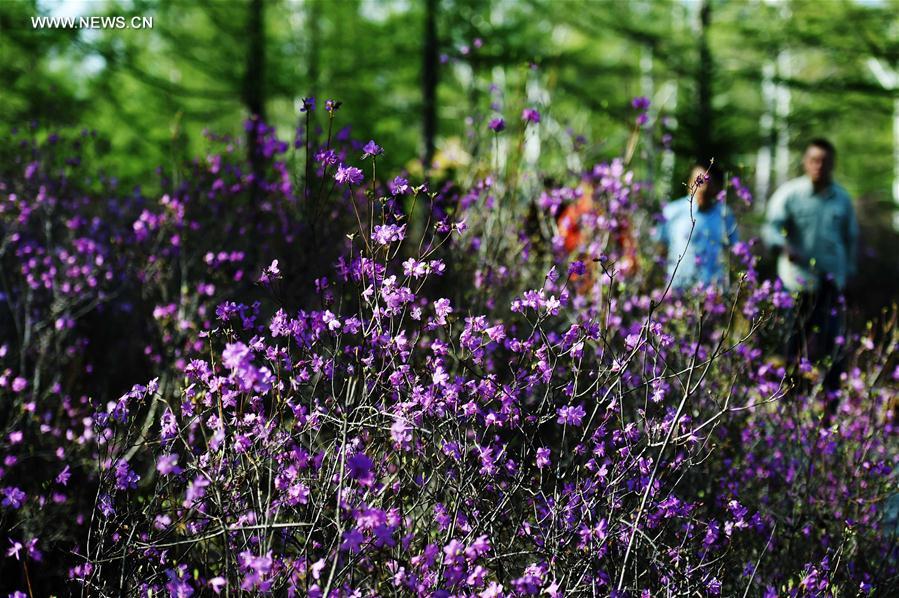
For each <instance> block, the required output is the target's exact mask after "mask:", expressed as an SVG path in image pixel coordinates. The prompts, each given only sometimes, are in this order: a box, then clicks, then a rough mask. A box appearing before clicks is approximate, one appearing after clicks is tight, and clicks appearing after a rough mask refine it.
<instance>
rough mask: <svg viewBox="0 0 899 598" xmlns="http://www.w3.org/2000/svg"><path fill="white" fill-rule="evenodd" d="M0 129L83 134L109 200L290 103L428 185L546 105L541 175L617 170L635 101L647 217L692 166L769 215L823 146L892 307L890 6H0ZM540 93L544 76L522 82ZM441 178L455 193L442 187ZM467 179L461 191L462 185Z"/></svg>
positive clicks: (713, 0) (170, 2)
mask: <svg viewBox="0 0 899 598" xmlns="http://www.w3.org/2000/svg"><path fill="white" fill-rule="evenodd" d="M39 15H44V16H56V17H59V16H76V17H77V16H103V15H115V16H125V17H126V19H127V20H129V22H130V18H131V17H132V16H138V17H151V18H152V27H151V28H141V29H71V28H59V27H57V28H36V27H34V26H33V24H32V21H31V18H32V17H34V16H39ZM0 55H2V56H3V60H2V61H0V122H2V123H3V124H4V126H6V127H9V128H13V127H21V126H23V125H26V124H27V123H33V122H36V123H38V124H39V130H40V131H41V132H42V134H45V135H46V134H50V133H51V132H53V131H65V130H75V131H78V130H81V129H85V128H87V129H90V130H94V131H96V134H97V137H98V139H99V141H98V142H97V143H96V144H94V146H93V147H94V150H93V151H94V152H95V155H93V156H92V159H94V160H95V161H96V162H97V163H99V164H100V165H102V167H103V168H104V169H105V171H107V172H110V173H115V176H116V177H117V178H118V181H119V185H120V187H121V188H122V189H130V188H132V187H134V186H141V187H142V188H144V189H145V190H147V189H148V188H149V189H152V187H153V184H154V170H155V169H156V168H157V167H166V166H167V165H171V164H175V163H180V162H182V161H183V160H185V159H188V158H190V157H192V156H197V155H200V154H201V153H202V152H203V151H204V149H206V147H207V146H208V145H209V143H210V142H209V139H208V138H207V137H206V136H205V135H204V132H205V131H208V132H211V133H214V134H219V135H221V134H234V135H241V134H242V131H241V130H240V128H239V127H240V123H241V122H242V121H243V120H244V119H246V118H247V117H249V116H250V115H253V114H256V115H259V117H260V118H262V119H263V120H265V121H266V122H268V123H270V124H272V125H273V126H275V127H276V128H277V129H278V132H279V133H280V134H281V135H283V136H286V137H290V136H291V134H290V132H291V131H292V129H294V128H296V127H297V126H298V125H299V124H300V123H301V122H302V114H301V113H300V109H301V107H302V98H303V97H308V96H316V97H317V98H318V99H319V102H323V101H324V99H325V98H335V99H337V100H339V101H341V102H343V107H342V109H341V122H342V123H343V124H346V123H350V124H352V126H353V135H354V137H357V138H360V139H361V138H366V139H367V138H373V139H376V140H377V141H378V143H379V144H381V145H382V146H384V147H387V148H389V149H390V151H389V152H388V153H387V154H386V155H385V156H383V158H382V160H381V164H382V165H383V166H384V167H386V168H387V171H390V172H392V171H397V170H402V169H405V170H407V171H409V172H410V174H413V175H419V176H420V175H423V174H425V173H423V172H422V171H423V169H422V166H421V165H422V164H423V163H424V164H429V165H431V166H432V167H431V168H429V169H428V172H427V175H428V176H429V177H448V176H449V175H452V176H458V174H457V173H456V171H455V169H457V168H460V167H464V166H465V165H466V164H468V163H471V162H474V161H476V158H477V157H478V155H479V154H480V153H483V152H485V151H489V149H490V148H489V147H484V146H485V144H484V143H483V141H482V140H483V139H486V138H487V137H486V136H485V135H483V134H482V133H483V131H484V130H485V129H486V126H487V122H488V121H489V119H490V118H493V117H495V116H498V115H503V116H505V117H506V118H516V114H514V113H513V112H514V111H515V110H519V111H520V109H521V105H523V103H528V104H532V105H536V106H539V107H540V109H541V113H542V116H543V123H544V124H543V128H544V130H543V133H544V134H543V136H542V137H543V141H542V147H541V146H540V145H539V144H540V143H541V141H539V140H534V143H536V144H537V145H536V146H535V147H529V148H528V155H529V160H530V161H531V162H532V163H533V164H534V165H537V166H539V169H540V171H541V172H550V173H558V176H559V178H560V179H564V178H565V176H566V173H572V172H576V171H577V170H578V169H579V168H581V167H582V166H583V165H582V164H574V163H572V160H578V159H580V158H574V157H573V156H575V152H572V151H571V150H572V149H573V148H578V149H579V150H580V151H578V152H577V155H578V156H586V159H587V160H595V161H601V160H608V159H611V158H612V157H614V156H617V155H620V154H621V153H622V151H623V148H624V147H625V146H626V145H627V143H628V139H629V137H630V135H631V133H632V132H633V112H632V109H631V107H630V99H631V98H632V97H634V96H646V97H648V98H649V99H650V100H651V102H652V103H651V108H650V112H649V117H650V118H649V121H648V123H647V124H646V125H645V130H644V134H643V138H642V139H641V143H640V144H639V146H638V147H637V151H638V152H639V156H638V157H639V158H640V159H638V160H635V161H634V162H635V165H636V168H637V174H638V176H640V177H642V178H644V179H645V180H648V181H653V188H654V193H653V194H652V196H653V198H654V202H653V205H648V206H646V210H647V213H655V212H657V211H658V209H659V206H660V205H661V204H662V203H664V202H665V201H667V200H668V199H669V198H671V197H677V196H679V195H682V194H683V185H684V180H685V178H686V176H687V172H688V169H689V165H690V163H691V162H692V161H693V160H696V159H699V160H709V159H712V158H714V160H715V161H716V162H717V163H718V164H719V165H721V166H723V167H724V168H725V169H726V170H727V171H728V172H729V173H730V174H734V175H738V176H740V177H741V178H742V179H743V180H744V181H747V182H748V183H749V186H750V188H751V190H752V191H753V192H754V194H755V196H756V201H755V203H754V207H753V209H752V210H751V211H749V212H747V213H745V214H743V215H742V222H741V228H742V229H743V231H744V237H750V236H755V235H756V234H757V230H758V229H757V227H758V224H759V223H760V220H761V218H762V214H763V211H764V207H765V203H766V202H765V200H766V198H767V197H768V196H769V195H770V193H771V192H772V191H773V189H774V188H776V187H777V185H779V184H781V183H783V182H784V181H785V180H788V179H789V178H792V177H793V176H796V175H797V174H798V173H799V158H800V156H801V152H802V149H803V146H804V143H805V142H806V140H807V139H809V138H810V137H813V136H826V137H829V138H831V139H832V140H833V141H834V143H835V144H836V146H837V148H838V151H839V158H838V166H837V175H836V176H837V180H838V181H839V182H840V183H841V184H842V185H843V186H845V187H846V188H847V189H848V190H849V192H850V193H851V195H852V196H853V197H854V198H855V199H856V208H857V211H858V213H859V217H860V220H861V222H862V226H863V231H864V235H863V248H862V261H863V263H862V265H861V266H862V267H861V275H860V276H859V278H858V280H856V282H855V285H854V286H853V287H852V288H851V289H850V298H853V297H854V298H855V301H854V303H855V304H856V305H857V306H859V308H860V309H861V311H863V312H864V313H865V315H866V317H871V316H875V315H876V313H877V312H878V311H879V310H880V308H881V307H882V306H885V305H887V304H888V303H890V301H891V300H893V299H894V298H895V297H896V296H897V295H899V282H897V281H899V260H896V259H894V255H895V249H896V248H897V247H899V236H897V234H896V230H897V229H896V226H897V225H899V215H897V214H899V212H897V209H899V2H897V1H896V0H884V1H878V0H866V1H857V0H827V1H824V2H820V1H814V2H812V1H789V2H787V1H784V2H775V1H748V0H744V1H732V0H695V1H693V0H657V1H652V2H649V1H642V0H633V1H624V0H620V1H603V0H497V1H493V2H488V1H482V0H337V1H332V2H326V1H324V0H228V1H224V0H191V1H186V0H154V1H150V0H132V1H118V0H87V1H79V0H69V1H52V0H10V1H5V2H2V3H0ZM535 73H537V74H535ZM450 171H451V172H450ZM472 174H474V173H472Z"/></svg>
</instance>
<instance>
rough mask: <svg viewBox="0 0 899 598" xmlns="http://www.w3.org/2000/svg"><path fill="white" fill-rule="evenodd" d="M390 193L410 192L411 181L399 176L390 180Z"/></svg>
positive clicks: (403, 193) (401, 193) (402, 193)
mask: <svg viewBox="0 0 899 598" xmlns="http://www.w3.org/2000/svg"><path fill="white" fill-rule="evenodd" d="M389 187H390V193H391V194H392V195H405V194H407V193H409V181H407V180H406V179H404V178H403V177H401V176H398V177H396V178H394V179H393V181H391V182H390V185H389Z"/></svg>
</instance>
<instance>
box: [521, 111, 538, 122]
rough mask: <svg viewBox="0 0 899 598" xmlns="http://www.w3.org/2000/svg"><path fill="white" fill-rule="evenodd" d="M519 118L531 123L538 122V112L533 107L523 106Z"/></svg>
mask: <svg viewBox="0 0 899 598" xmlns="http://www.w3.org/2000/svg"><path fill="white" fill-rule="evenodd" d="M521 120H523V121H525V122H531V123H535V124H536V123H539V122H540V113H539V112H537V110H536V109H535V108H525V109H524V110H522V111H521Z"/></svg>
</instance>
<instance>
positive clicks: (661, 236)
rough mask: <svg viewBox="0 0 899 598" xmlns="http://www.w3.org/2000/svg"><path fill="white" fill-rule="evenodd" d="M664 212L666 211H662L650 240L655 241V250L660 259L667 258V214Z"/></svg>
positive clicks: (668, 234) (668, 235)
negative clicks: (660, 256)
mask: <svg viewBox="0 0 899 598" xmlns="http://www.w3.org/2000/svg"><path fill="white" fill-rule="evenodd" d="M666 212H667V210H662V216H661V218H660V219H659V223H658V224H657V225H656V228H655V231H654V233H653V235H652V240H653V241H655V244H656V250H657V252H658V253H659V254H660V255H662V257H668V241H669V237H670V233H669V231H668V214H667V213H666Z"/></svg>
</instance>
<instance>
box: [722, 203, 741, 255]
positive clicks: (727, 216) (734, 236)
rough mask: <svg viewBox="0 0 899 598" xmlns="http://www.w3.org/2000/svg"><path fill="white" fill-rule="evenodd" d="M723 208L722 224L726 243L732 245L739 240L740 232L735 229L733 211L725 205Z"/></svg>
mask: <svg viewBox="0 0 899 598" xmlns="http://www.w3.org/2000/svg"><path fill="white" fill-rule="evenodd" d="M724 209H725V213H724V226H725V234H726V235H727V244H728V245H730V246H731V247H733V246H734V245H736V244H737V242H738V241H739V240H740V233H739V231H737V219H736V217H735V216H734V213H733V212H731V211H730V210H729V209H727V207H725V208H724Z"/></svg>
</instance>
